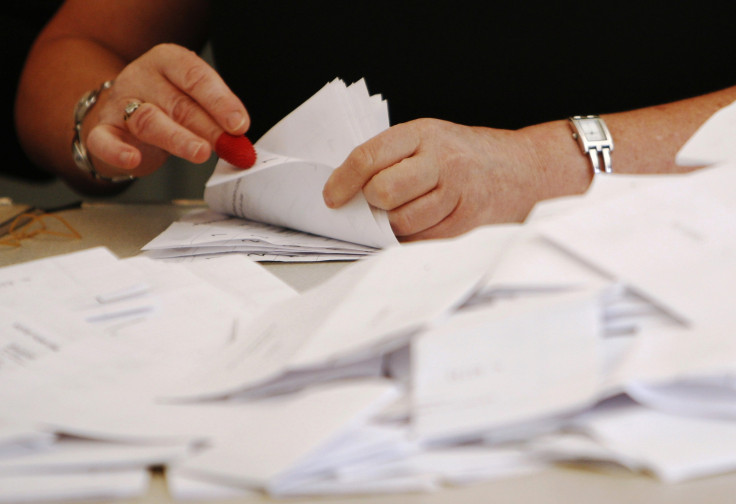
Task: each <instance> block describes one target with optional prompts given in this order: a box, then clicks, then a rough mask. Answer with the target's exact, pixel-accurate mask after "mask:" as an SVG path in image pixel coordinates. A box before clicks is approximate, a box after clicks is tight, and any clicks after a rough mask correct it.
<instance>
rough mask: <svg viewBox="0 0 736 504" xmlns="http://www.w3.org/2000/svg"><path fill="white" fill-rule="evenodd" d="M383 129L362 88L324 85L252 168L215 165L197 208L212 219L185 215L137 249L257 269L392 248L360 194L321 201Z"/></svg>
mask: <svg viewBox="0 0 736 504" xmlns="http://www.w3.org/2000/svg"><path fill="white" fill-rule="evenodd" d="M388 126H389V120H388V108H387V105H386V102H385V101H384V100H383V99H382V98H381V97H380V95H373V96H371V95H369V94H368V89H367V87H366V84H365V81H363V80H361V81H359V82H357V83H355V84H352V85H350V86H346V85H345V83H344V82H343V81H341V80H339V79H336V80H334V81H332V82H330V83H329V84H327V85H325V86H324V87H323V88H322V89H321V90H320V91H318V92H317V93H316V94H315V95H314V96H312V97H311V98H310V99H309V100H307V101H306V102H304V103H303V104H302V105H300V106H299V107H298V108H297V109H295V110H294V111H293V112H292V113H291V114H289V115H288V116H286V117H285V118H284V119H282V120H281V121H280V122H279V123H278V124H276V125H275V126H274V127H273V128H272V129H271V130H269V131H268V132H267V133H266V134H265V135H263V137H261V138H260V139H259V140H258V142H256V144H255V147H256V152H257V160H256V164H255V165H254V166H253V167H252V168H250V169H248V170H241V169H239V168H237V167H235V166H232V165H230V164H229V163H227V162H226V161H224V160H222V159H221V160H219V162H218V163H217V166H216V167H215V171H214V173H213V174H212V177H211V178H210V180H209V181H208V182H207V185H206V187H205V201H206V202H207V204H208V205H209V207H210V209H212V210H214V211H215V212H217V213H219V214H221V215H220V216H217V215H216V214H213V212H200V213H196V214H194V215H192V216H189V217H187V218H186V219H184V220H183V221H182V222H179V223H174V224H173V225H172V226H171V227H170V228H169V229H168V230H166V231H164V233H162V234H161V236H159V237H158V238H157V239H155V240H153V241H152V242H151V243H149V244H148V245H146V246H145V247H144V250H149V251H150V253H151V255H152V256H153V257H156V258H173V257H181V256H187V255H214V254H222V253H227V252H242V253H247V254H250V255H252V256H253V257H254V258H256V260H268V261H294V260H299V261H324V260H354V259H356V258H358V257H361V256H364V255H366V254H370V253H372V252H374V251H375V250H376V249H378V248H382V247H385V246H387V245H393V244H396V243H398V242H397V240H396V237H395V236H394V234H393V232H392V231H391V226H390V224H389V222H388V217H387V215H386V212H385V211H383V210H379V209H377V208H375V207H372V206H371V205H369V204H368V202H367V201H366V200H365V198H364V197H363V195H362V193H360V194H358V195H357V196H356V197H355V198H353V199H352V200H351V201H350V202H348V203H347V204H346V205H345V206H343V207H341V208H339V209H337V210H333V209H330V208H328V207H327V206H326V205H325V203H324V201H323V199H322V188H323V187H324V184H325V182H327V179H328V178H329V176H330V174H331V173H332V171H333V170H334V169H335V168H336V167H337V166H338V165H339V164H340V163H342V161H343V160H344V159H345V158H346V157H347V156H348V154H350V151H351V150H353V148H355V147H356V146H358V145H360V144H361V143H363V142H365V141H366V140H368V139H369V138H371V137H372V136H374V135H376V134H378V133H379V132H381V131H382V130H384V129H386V128H388ZM226 216H235V217H238V218H237V219H235V218H232V217H226ZM346 242H347V243H346Z"/></svg>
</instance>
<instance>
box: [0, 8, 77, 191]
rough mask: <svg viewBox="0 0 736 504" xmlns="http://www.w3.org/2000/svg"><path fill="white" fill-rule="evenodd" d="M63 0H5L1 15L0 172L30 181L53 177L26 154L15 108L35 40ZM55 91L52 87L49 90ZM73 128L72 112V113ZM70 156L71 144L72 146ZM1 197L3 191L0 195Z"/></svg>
mask: <svg viewBox="0 0 736 504" xmlns="http://www.w3.org/2000/svg"><path fill="white" fill-rule="evenodd" d="M61 3H62V2H61V0H24V1H22V2H6V3H5V4H4V5H3V8H2V13H1V14H0V33H1V34H2V35H1V36H2V44H1V46H2V51H3V58H2V62H3V66H4V68H5V70H4V72H5V73H4V75H3V78H2V83H3V84H2V85H3V89H2V96H3V97H4V98H3V100H2V107H3V108H2V131H0V134H1V135H2V138H3V149H2V158H1V159H2V161H0V173H2V174H3V175H10V176H13V177H17V178H22V179H29V180H52V179H53V176H52V175H51V174H49V173H47V172H44V171H42V170H41V169H40V168H38V167H37V166H35V165H34V164H33V163H31V161H30V160H29V159H28V158H27V157H26V155H25V153H24V152H23V150H22V148H21V146H20V143H19V142H18V136H17V134H16V130H15V121H14V119H13V114H14V112H13V109H14V103H15V93H16V90H17V87H18V79H19V78H20V74H21V71H22V70H23V65H24V63H25V60H26V57H27V55H28V51H29V50H30V48H31V45H32V44H33V41H34V39H35V38H36V36H37V35H38V33H39V32H40V31H41V29H42V28H43V27H44V25H46V23H47V22H48V21H49V19H51V17H52V16H53V15H54V13H55V12H56V10H57V9H58V7H59V6H60V5H61ZM49 92H52V90H49ZM69 117H70V119H69V124H70V126H69V127H70V128H71V112H70V113H69ZM69 153H70V154H69V155H70V156H71V145H70V146H69ZM0 196H1V194H0Z"/></svg>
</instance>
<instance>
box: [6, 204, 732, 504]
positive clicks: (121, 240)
mask: <svg viewBox="0 0 736 504" xmlns="http://www.w3.org/2000/svg"><path fill="white" fill-rule="evenodd" d="M200 205H201V202H187V203H183V204H109V203H88V204H83V205H82V206H81V207H80V208H74V209H68V210H63V211H59V212H57V215H59V216H60V217H62V218H64V219H65V220H66V221H67V222H68V223H69V224H70V225H71V226H72V227H73V228H74V229H76V230H77V231H78V232H79V233H80V234H81V236H82V238H81V239H70V238H61V237H56V236H50V235H38V236H36V237H34V238H31V239H27V240H23V241H22V242H21V245H20V246H19V247H10V246H5V245H2V246H0V267H1V266H7V265H11V264H17V263H21V262H26V261H30V260H34V259H40V258H43V257H49V256H53V255H58V254H63V253H68V252H74V251H77V250H83V249H86V248H90V247H97V246H105V247H107V248H109V249H110V250H111V251H112V252H114V253H115V254H116V255H117V256H118V257H121V258H124V257H130V256H134V255H136V254H138V253H139V252H140V249H141V247H142V246H143V245H145V244H146V243H148V241H150V240H151V239H153V238H154V237H156V236H157V235H158V234H159V233H161V232H162V231H163V230H164V229H166V227H167V226H168V225H169V224H171V223H172V222H174V221H176V220H177V219H179V218H180V217H181V216H182V215H184V214H185V213H186V212H188V211H190V210H193V209H195V208H198V207H199V206H200ZM22 210H23V207H22V206H18V205H15V206H11V205H0V222H2V221H4V220H5V219H6V218H8V217H9V216H11V215H14V214H15V213H18V212H19V211H22ZM346 264H348V263H342V262H325V263H299V264H294V263H289V264H287V263H267V264H265V265H264V266H265V267H266V268H267V269H268V270H269V271H271V272H272V273H274V274H275V275H276V276H278V277H279V278H281V279H282V280H284V281H285V282H287V283H288V284H290V285H292V286H293V287H294V288H296V289H297V290H299V291H304V290H306V289H308V288H310V287H312V286H314V285H317V284H318V283H320V282H322V281H323V280H324V279H326V278H329V276H331V275H333V274H335V273H337V272H338V271H339V270H340V269H341V268H344V267H345V266H346ZM275 501H276V500H274V499H271V498H268V497H260V496H258V497H248V498H243V499H238V500H222V501H218V502H223V503H236V502H249V503H258V502H275ZM121 502H136V503H163V502H172V498H171V497H170V495H169V494H168V491H167V488H166V483H165V476H164V475H163V473H161V472H156V471H154V473H153V477H152V479H151V485H150V488H149V491H148V493H147V494H146V495H145V496H143V497H142V498H139V499H135V500H133V501H125V500H123V501H121ZM187 502H192V501H187ZM193 502H196V501H193ZM280 502H283V501H280ZM288 502H290V503H307V502H311V503H314V502H329V503H332V504H343V503H344V504H347V503H352V504H374V503H375V504H379V503H380V504H386V503H394V502H401V503H407V504H449V503H457V502H462V503H493V502H503V503H509V504H514V503H525V504H529V503H558V502H559V503H565V504H577V503H586V504H588V503H591V502H595V503H596V504H609V503H611V504H614V503H615V504H623V503H626V504H632V503H642V504H644V503H646V504H659V503H667V504H680V503H682V504H686V503H687V504H692V503H693V502H701V503H707V504H720V503H724V504H725V503H729V504H730V503H733V502H736V473H731V474H725V475H722V476H714V477H707V478H700V479H696V480H691V481H687V482H683V483H677V484H670V483H663V482H660V481H659V480H657V479H655V478H654V477H652V476H650V475H647V474H635V473H631V472H629V471H627V470H625V469H622V468H618V467H616V466H612V465H590V464H586V465H584V466H582V465H580V466H574V465H564V466H562V465H560V466H557V467H554V468H551V469H548V470H544V471H542V472H539V473H534V474H528V475H524V476H515V477H510V478H503V479H498V480H493V481H487V482H483V483H480V484H474V485H469V486H464V487H457V488H447V489H444V490H441V491H439V492H433V493H422V494H411V495H407V494H400V495H396V494H394V495H373V496H362V497H326V498H303V499H300V498H290V499H288Z"/></svg>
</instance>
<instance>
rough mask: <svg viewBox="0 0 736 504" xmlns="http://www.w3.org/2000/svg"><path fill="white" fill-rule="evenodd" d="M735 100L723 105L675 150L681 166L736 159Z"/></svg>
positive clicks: (711, 163)
mask: <svg viewBox="0 0 736 504" xmlns="http://www.w3.org/2000/svg"><path fill="white" fill-rule="evenodd" d="M734 131H736V102H734V103H732V104H731V105H728V106H726V107H723V108H722V109H720V110H719V111H717V112H716V113H715V114H713V115H712V116H711V117H710V118H708V120H707V121H706V122H705V123H704V124H703V125H702V126H700V128H698V131H696V132H695V134H694V135H693V136H692V137H690V138H689V139H688V141H687V142H685V145H683V146H682V148H680V150H679V151H678V152H677V157H676V159H675V160H676V162H677V164H678V165H682V166H705V165H714V164H718V163H723V162H727V161H736V143H735V142H734V141H733V132H734Z"/></svg>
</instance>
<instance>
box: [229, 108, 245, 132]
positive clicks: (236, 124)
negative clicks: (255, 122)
mask: <svg viewBox="0 0 736 504" xmlns="http://www.w3.org/2000/svg"><path fill="white" fill-rule="evenodd" d="M226 123H227V127H228V128H230V131H237V130H239V129H240V128H241V127H242V126H243V124H244V123H245V116H244V115H243V114H241V113H240V112H232V113H231V114H230V115H229V116H227V119H226Z"/></svg>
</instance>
